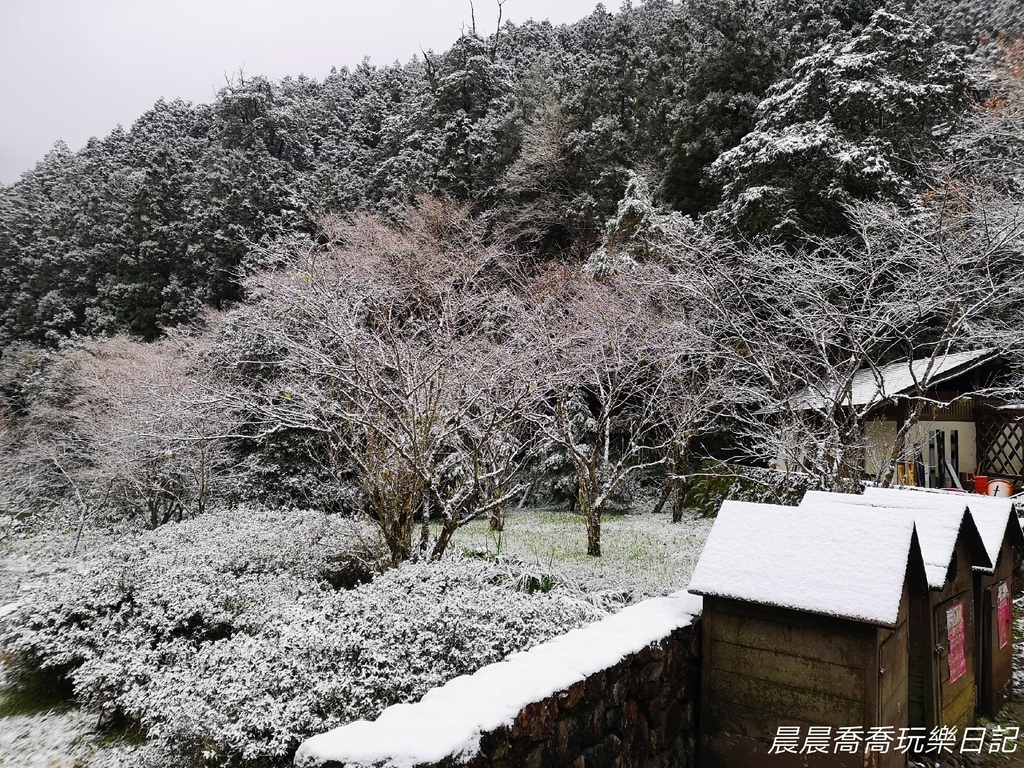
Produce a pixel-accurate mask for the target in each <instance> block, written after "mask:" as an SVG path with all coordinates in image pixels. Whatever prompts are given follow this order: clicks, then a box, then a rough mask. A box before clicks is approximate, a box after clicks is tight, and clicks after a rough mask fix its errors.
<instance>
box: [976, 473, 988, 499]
mask: <svg viewBox="0 0 1024 768" xmlns="http://www.w3.org/2000/svg"><path fill="white" fill-rule="evenodd" d="M974 492H975V493H980V494H981V495H982V496H986V495H988V476H987V475H975V476H974Z"/></svg>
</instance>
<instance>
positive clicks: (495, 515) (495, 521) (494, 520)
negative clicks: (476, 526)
mask: <svg viewBox="0 0 1024 768" xmlns="http://www.w3.org/2000/svg"><path fill="white" fill-rule="evenodd" d="M487 527H488V528H490V529H491V531H492V532H493V533H501V532H502V531H504V530H505V516H504V515H503V514H502V512H501V507H495V508H494V511H492V512H491V514H490V515H488V518H487Z"/></svg>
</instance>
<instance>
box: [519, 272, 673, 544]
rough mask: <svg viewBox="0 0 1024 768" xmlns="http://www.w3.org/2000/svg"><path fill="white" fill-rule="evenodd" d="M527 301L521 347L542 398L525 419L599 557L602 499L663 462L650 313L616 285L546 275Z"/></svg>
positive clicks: (637, 293)
mask: <svg viewBox="0 0 1024 768" xmlns="http://www.w3.org/2000/svg"><path fill="white" fill-rule="evenodd" d="M533 294H534V299H535V305H534V307H533V309H532V312H531V317H530V322H529V332H528V340H529V342H528V343H529V346H530V348H531V349H532V350H533V356H534V365H535V368H534V374H533V375H534V377H535V379H536V381H537V385H538V387H539V388H540V390H541V392H542V396H541V397H539V398H538V401H537V405H536V410H535V412H534V413H533V416H532V417H533V419H534V422H535V424H536V426H537V428H538V430H539V432H540V434H541V435H542V436H543V438H544V439H545V440H546V441H548V443H549V444H550V445H553V446H556V447H557V448H558V449H559V450H561V451H562V452H564V453H565V455H566V456H567V457H568V459H569V461H570V463H571V464H572V466H573V468H574V470H575V474H576V481H577V487H578V501H579V506H580V510H581V512H582V513H583V515H584V516H585V518H586V521H587V553H588V554H590V555H594V556H599V555H600V554H601V518H602V515H603V513H604V510H605V507H606V505H607V503H608V500H609V498H610V497H611V496H612V494H613V493H615V491H616V490H617V489H618V488H619V487H620V486H621V485H622V483H623V482H624V481H625V480H626V479H627V478H629V477H630V476H632V475H634V474H637V473H640V472H643V471H645V470H649V469H651V468H653V467H656V466H658V465H660V464H662V463H663V461H664V453H663V451H664V448H665V446H666V444H667V439H666V436H665V434H664V430H663V429H662V425H661V423H660V422H659V420H658V415H659V407H658V406H659V402H660V398H662V397H663V396H664V391H663V379H664V377H663V372H662V369H661V362H662V360H661V358H660V354H661V352H662V351H663V347H662V346H661V344H660V341H659V339H658V322H657V318H656V317H655V315H656V314H657V312H658V309H657V307H656V305H655V304H654V303H653V302H651V301H650V297H649V296H648V295H646V294H645V292H644V291H643V290H642V288H641V287H640V286H639V285H638V284H637V283H635V282H632V281H629V280H627V279H625V278H624V277H623V276H621V275H620V276H614V277H609V278H607V279H604V280H601V281H597V280H593V279H588V278H585V277H581V276H579V275H578V274H575V273H573V272H571V271H569V270H564V269H563V270H559V269H554V270H551V271H550V272H549V273H547V274H546V275H545V276H544V277H543V278H542V279H541V280H540V281H539V282H538V284H537V285H536V286H535V287H534V291H533Z"/></svg>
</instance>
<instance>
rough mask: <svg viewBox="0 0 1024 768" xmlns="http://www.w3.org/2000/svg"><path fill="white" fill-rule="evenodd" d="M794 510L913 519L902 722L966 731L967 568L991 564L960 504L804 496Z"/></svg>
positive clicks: (970, 706)
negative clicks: (914, 571)
mask: <svg viewBox="0 0 1024 768" xmlns="http://www.w3.org/2000/svg"><path fill="white" fill-rule="evenodd" d="M883 505H884V506H883ZM800 508H801V509H814V510H818V511H820V512H822V513H829V514H834V513H835V512H836V511H837V510H841V509H846V510H853V513H854V514H856V510H861V511H864V512H866V511H868V510H871V511H872V512H875V511H877V510H879V509H887V510H895V511H898V512H899V513H903V514H909V515H911V516H912V517H913V519H914V523H915V526H916V530H917V536H918V541H919V542H920V546H921V553H922V558H923V560H924V567H925V574H926V577H927V582H928V590H927V592H926V593H925V594H924V595H915V596H912V598H911V603H910V642H909V647H908V651H909V654H910V657H909V672H910V699H909V722H910V725H911V726H922V727H924V728H927V729H929V730H930V729H931V728H934V727H936V726H943V725H946V726H956V727H958V728H962V727H965V726H969V725H973V724H974V723H975V721H976V718H977V696H976V683H977V682H978V658H979V656H978V632H977V629H978V628H977V618H976V613H977V611H976V607H975V600H974V568H975V566H980V567H985V568H990V567H991V566H992V563H991V561H990V560H989V557H988V554H987V552H986V549H985V545H984V542H983V540H982V538H981V535H980V533H979V532H978V529H977V526H976V525H975V523H974V519H973V517H972V516H971V514H970V512H969V511H968V510H967V506H966V504H965V503H963V502H962V501H961V502H960V503H959V504H952V505H947V504H935V505H931V506H915V505H914V504H913V503H907V502H906V501H905V500H903V499H902V497H898V498H896V499H891V498H889V497H885V498H872V497H869V496H863V495H855V494H844V493H826V492H821V491H812V492H808V493H807V494H806V495H805V497H804V500H803V501H802V502H801V504H800ZM865 525H868V523H867V522H865Z"/></svg>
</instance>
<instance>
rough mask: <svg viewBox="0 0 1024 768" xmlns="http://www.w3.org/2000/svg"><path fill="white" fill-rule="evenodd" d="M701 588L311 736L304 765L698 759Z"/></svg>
mask: <svg viewBox="0 0 1024 768" xmlns="http://www.w3.org/2000/svg"><path fill="white" fill-rule="evenodd" d="M700 605H701V603H700V598H696V597H694V596H693V595H689V594H687V593H677V594H675V595H671V596H669V597H665V598H655V599H653V600H648V601H645V602H643V603H640V604H638V605H636V606H633V607H631V608H627V609H625V610H623V611H621V612H619V613H618V614H615V615H614V616H610V617H609V618H607V619H605V620H603V621H600V622H597V623H596V624H591V625H589V626H587V627H583V628H581V629H577V630H574V631H572V632H569V633H567V634H565V635H562V636H561V637H558V638H555V639H554V640H552V641H550V642H548V643H544V644H542V645H539V646H537V647H535V648H533V649H531V650H530V651H527V652H525V653H519V654H514V655H513V656H511V657H509V659H507V660H505V661H503V662H500V663H498V664H492V665H490V666H488V667H484V668H483V669H481V670H480V671H478V672H477V673H475V674H473V675H469V676H465V677H462V678H456V679H455V680H452V681H450V682H449V683H447V684H446V685H444V686H442V687H441V688H436V689H434V690H432V691H430V692H429V693H427V694H426V695H425V696H424V697H423V699H422V700H421V701H419V702H417V703H415V704H400V705H396V706H394V707H389V708H388V709H387V710H385V711H384V712H383V713H382V714H381V716H380V717H379V718H378V719H377V720H376V721H374V722H368V721H358V722H355V723H350V724H349V725H346V726H342V727H341V728H338V729H335V730H334V731H331V732H329V733H326V734H321V735H320V736H315V737H313V738H311V739H309V740H307V741H306V742H305V743H304V744H303V745H302V746H301V747H300V748H299V751H298V754H297V755H296V758H295V764H296V765H297V766H300V767H301V768H369V767H370V766H373V767H374V768H385V767H387V768H455V766H471V768H484V767H485V766H487V767H488V768H556V767H558V768H561V767H562V766H565V767H566V768H605V767H606V766H607V767H608V768H611V767H612V766H614V767H615V768H696V765H697V754H696V751H697V736H698V729H697V714H698V713H697V708H698V705H699V702H700V691H699V687H700V649H701V639H700V632H701V628H700V619H699V618H695V617H696V616H699V613H700Z"/></svg>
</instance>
